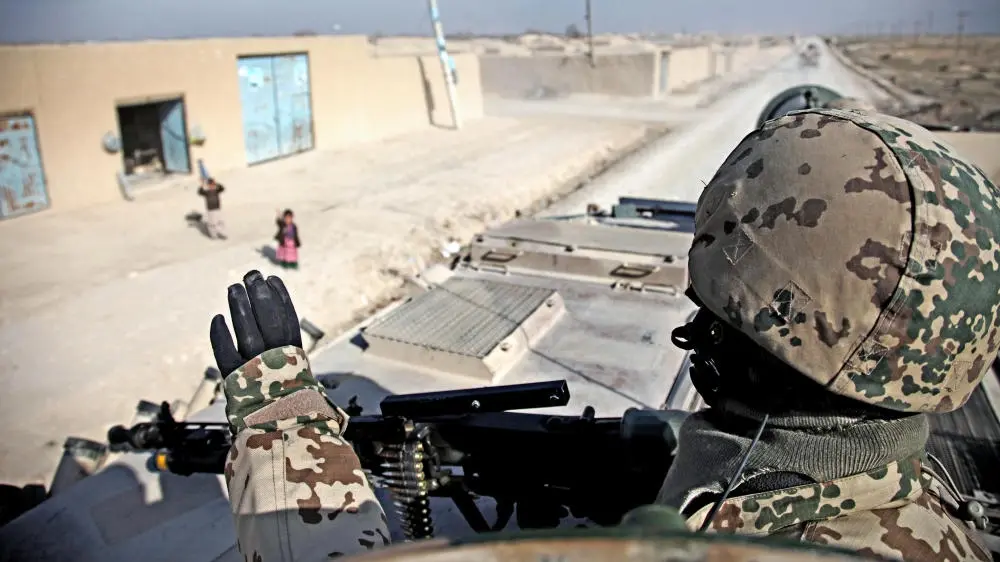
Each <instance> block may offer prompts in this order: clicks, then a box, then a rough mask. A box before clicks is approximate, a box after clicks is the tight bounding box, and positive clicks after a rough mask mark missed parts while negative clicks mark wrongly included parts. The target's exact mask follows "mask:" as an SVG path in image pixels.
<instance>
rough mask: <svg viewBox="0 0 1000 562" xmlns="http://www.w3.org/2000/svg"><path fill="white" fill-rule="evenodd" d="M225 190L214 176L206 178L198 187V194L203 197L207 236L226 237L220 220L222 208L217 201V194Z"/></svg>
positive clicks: (222, 238)
mask: <svg viewBox="0 0 1000 562" xmlns="http://www.w3.org/2000/svg"><path fill="white" fill-rule="evenodd" d="M223 191H225V188H224V187H222V184H220V183H216V181H215V179H214V178H208V179H207V180H205V181H204V183H203V184H202V187H199V188H198V195H201V196H202V197H204V198H205V227H206V228H207V230H208V237H209V238H218V239H220V240H225V239H226V233H225V227H226V225H225V223H224V222H222V210H221V207H220V203H219V195H220V194H221V193H222V192H223Z"/></svg>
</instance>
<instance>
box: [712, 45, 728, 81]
mask: <svg viewBox="0 0 1000 562" xmlns="http://www.w3.org/2000/svg"><path fill="white" fill-rule="evenodd" d="M732 63H733V57H732V51H731V50H729V49H718V50H716V51H715V53H714V54H713V55H712V73H711V76H712V77H716V76H725V75H726V74H729V73H730V72H732V70H733V68H732Z"/></svg>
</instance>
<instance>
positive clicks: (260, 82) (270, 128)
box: [237, 57, 281, 164]
mask: <svg viewBox="0 0 1000 562" xmlns="http://www.w3.org/2000/svg"><path fill="white" fill-rule="evenodd" d="M271 58H272V57H244V58H241V59H239V61H238V70H237V72H238V74H239V79H240V103H241V105H242V108H243V138H244V143H245V146H246V154H247V164H255V163H257V162H263V161H265V160H270V159H272V158H277V157H278V156H279V155H280V154H281V151H280V149H279V144H278V126H277V114H278V111H277V104H276V99H277V98H276V96H275V86H274V73H273V72H272V63H271Z"/></svg>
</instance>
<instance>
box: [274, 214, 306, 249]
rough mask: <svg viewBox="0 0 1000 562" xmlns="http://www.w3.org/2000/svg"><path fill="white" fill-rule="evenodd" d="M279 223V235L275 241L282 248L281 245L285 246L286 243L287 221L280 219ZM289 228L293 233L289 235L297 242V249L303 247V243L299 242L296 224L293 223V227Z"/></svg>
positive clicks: (275, 237) (275, 236)
mask: <svg viewBox="0 0 1000 562" xmlns="http://www.w3.org/2000/svg"><path fill="white" fill-rule="evenodd" d="M277 223H278V233H277V234H275V235H274V239H275V241H277V242H278V245H279V246H280V245H281V244H283V243H284V242H285V234H286V233H285V219H278V220H277ZM288 227H289V228H290V229H291V232H290V233H289V234H291V236H290V237H291V238H292V239H293V240H295V247H296V248H298V247H299V246H301V245H302V242H300V241H299V229H298V227H297V226H295V223H292V224H291V225H288Z"/></svg>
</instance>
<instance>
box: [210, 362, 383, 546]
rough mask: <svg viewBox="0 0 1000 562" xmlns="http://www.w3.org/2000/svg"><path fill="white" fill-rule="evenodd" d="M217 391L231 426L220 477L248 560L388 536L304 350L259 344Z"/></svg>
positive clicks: (339, 415)
mask: <svg viewBox="0 0 1000 562" xmlns="http://www.w3.org/2000/svg"><path fill="white" fill-rule="evenodd" d="M223 389H224V391H225V394H226V414H227V416H228V418H229V423H230V426H231V428H232V430H233V434H234V438H233V446H232V447H231V449H230V454H229V459H228V461H227V462H226V472H225V476H226V484H227V486H228V488H229V501H230V504H231V505H232V508H233V517H234V520H235V523H236V536H237V541H238V542H237V545H238V547H239V549H240V552H241V553H242V554H243V556H244V557H245V558H246V559H247V560H249V561H253V562H270V561H272V560H283V561H288V560H295V561H311V560H326V559H327V558H328V557H329V556H332V555H338V554H350V553H354V552H359V551H364V550H367V549H371V548H373V547H375V546H383V545H386V544H389V531H388V528H387V525H386V519H385V514H384V512H383V511H382V507H381V506H380V505H379V503H378V501H377V500H376V498H375V494H374V492H373V491H372V489H371V485H370V484H369V482H368V479H367V478H366V477H365V474H364V472H362V470H361V464H360V461H359V460H358V457H357V455H356V454H355V453H354V450H353V449H352V448H351V445H350V444H349V443H347V442H346V441H344V440H343V439H341V438H340V434H341V432H342V431H344V429H346V427H347V419H348V418H347V414H346V413H344V411H343V410H341V409H340V408H338V407H336V406H335V405H333V404H332V403H331V402H330V400H329V399H328V398H327V396H326V392H325V391H324V389H323V386H322V385H320V384H319V383H318V382H317V381H316V379H315V378H314V377H313V375H312V372H311V371H310V369H309V361H308V359H307V358H306V354H305V352H304V351H302V350H301V349H299V348H297V347H292V346H288V347H283V348H277V349H272V350H269V351H266V352H264V353H263V354H261V355H259V356H257V357H255V358H254V359H252V360H251V361H249V362H248V363H247V364H245V365H243V366H242V367H241V368H239V369H237V370H236V371H234V372H233V373H232V374H230V375H229V376H227V377H226V379H225V383H224V385H223Z"/></svg>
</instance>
